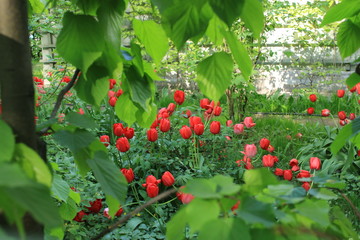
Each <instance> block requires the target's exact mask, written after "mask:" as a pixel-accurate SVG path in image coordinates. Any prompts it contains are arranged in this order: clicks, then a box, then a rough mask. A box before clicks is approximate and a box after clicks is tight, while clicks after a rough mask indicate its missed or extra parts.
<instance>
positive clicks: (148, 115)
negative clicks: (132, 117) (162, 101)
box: [136, 103, 158, 128]
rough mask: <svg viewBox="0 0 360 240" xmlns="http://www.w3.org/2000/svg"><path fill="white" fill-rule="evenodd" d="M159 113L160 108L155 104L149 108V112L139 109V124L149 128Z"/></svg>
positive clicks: (137, 116) (137, 118)
mask: <svg viewBox="0 0 360 240" xmlns="http://www.w3.org/2000/svg"><path fill="white" fill-rule="evenodd" d="M157 111H158V108H157V106H156V104H155V103H152V104H150V105H149V106H147V111H144V110H143V109H138V111H137V112H136V121H137V123H138V124H139V125H140V126H141V127H143V128H149V127H150V125H151V124H152V123H153V122H154V120H155V119H156V114H157Z"/></svg>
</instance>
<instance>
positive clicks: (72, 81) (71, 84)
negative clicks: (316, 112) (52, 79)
mask: <svg viewBox="0 0 360 240" xmlns="http://www.w3.org/2000/svg"><path fill="white" fill-rule="evenodd" d="M79 73H80V69H78V68H77V69H76V70H75V72H74V75H73V77H72V79H71V81H70V82H69V83H68V84H67V85H66V86H65V87H64V88H63V89H61V91H60V93H59V95H58V97H57V99H56V102H55V105H54V109H53V110H52V112H51V115H50V119H49V120H51V119H54V118H55V117H56V113H57V112H58V111H59V108H60V106H61V102H62V100H63V99H64V95H65V94H66V93H67V92H68V91H69V90H70V89H71V88H72V87H73V86H74V84H75V81H76V79H77V78H78V76H79ZM49 129H50V127H46V128H44V129H43V130H41V131H40V132H39V135H40V136H41V135H43V134H44V133H46V132H47V131H48V130H49Z"/></svg>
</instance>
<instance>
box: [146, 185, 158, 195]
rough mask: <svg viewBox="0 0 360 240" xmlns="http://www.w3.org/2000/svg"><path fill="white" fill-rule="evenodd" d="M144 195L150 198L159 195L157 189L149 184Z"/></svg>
mask: <svg viewBox="0 0 360 240" xmlns="http://www.w3.org/2000/svg"><path fill="white" fill-rule="evenodd" d="M146 193H147V195H148V196H149V197H151V198H153V197H156V196H157V195H158V194H159V187H158V186H157V185H156V184H154V183H149V184H148V185H147V187H146Z"/></svg>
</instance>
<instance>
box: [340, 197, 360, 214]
mask: <svg viewBox="0 0 360 240" xmlns="http://www.w3.org/2000/svg"><path fill="white" fill-rule="evenodd" d="M340 194H341V196H342V197H343V198H344V199H345V200H346V201H347V202H348V203H349V205H350V207H351V208H352V209H353V210H354V212H355V215H356V216H357V217H358V218H359V220H360V212H359V210H358V209H357V208H356V207H355V205H354V203H353V202H352V201H351V200H350V199H349V198H348V197H347V196H346V195H345V194H344V193H340Z"/></svg>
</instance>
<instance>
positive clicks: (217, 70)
mask: <svg viewBox="0 0 360 240" xmlns="http://www.w3.org/2000/svg"><path fill="white" fill-rule="evenodd" d="M232 70H233V61H232V60H231V57H230V55H229V54H227V53H225V52H217V53H214V54H213V55H212V56H210V57H208V58H206V59H204V60H202V61H201V62H200V63H199V64H198V66H197V69H196V72H197V75H198V76H197V80H196V81H197V83H198V85H199V88H200V90H201V92H202V93H203V94H204V95H206V96H207V97H209V98H211V99H213V100H214V101H218V100H219V99H220V97H221V96H222V95H223V94H224V92H225V90H226V88H227V87H228V86H229V85H230V83H231V75H232Z"/></svg>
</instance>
